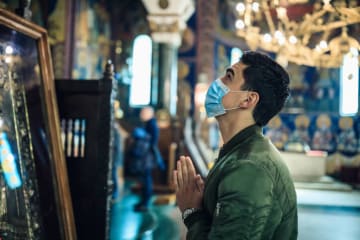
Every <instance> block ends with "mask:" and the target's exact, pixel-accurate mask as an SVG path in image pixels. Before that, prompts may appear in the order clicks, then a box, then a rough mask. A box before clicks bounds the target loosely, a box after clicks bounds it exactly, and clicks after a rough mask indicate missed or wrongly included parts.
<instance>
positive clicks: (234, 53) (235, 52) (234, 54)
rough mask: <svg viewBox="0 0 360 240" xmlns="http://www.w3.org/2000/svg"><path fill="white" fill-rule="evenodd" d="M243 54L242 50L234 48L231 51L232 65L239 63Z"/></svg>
mask: <svg viewBox="0 0 360 240" xmlns="http://www.w3.org/2000/svg"><path fill="white" fill-rule="evenodd" d="M242 55H243V52H242V51H241V49H240V48H232V49H231V56H230V58H231V59H230V64H231V65H233V64H234V63H237V62H239V60H240V58H241V56H242Z"/></svg>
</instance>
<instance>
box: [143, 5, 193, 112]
mask: <svg viewBox="0 0 360 240" xmlns="http://www.w3.org/2000/svg"><path fill="white" fill-rule="evenodd" d="M143 3H144V5H145V7H146V9H147V11H148V13H149V14H148V17H147V18H148V21H149V24H150V29H151V37H152V39H153V41H154V42H155V43H158V45H157V47H156V49H157V51H154V54H155V56H154V60H155V63H154V64H156V65H157V67H156V68H157V70H156V68H153V70H155V71H157V72H156V73H153V76H154V74H155V75H157V76H158V77H157V78H156V79H157V84H156V85H157V86H154V85H153V87H155V90H153V92H152V93H153V94H156V95H157V96H156V97H157V107H158V108H164V109H166V110H168V111H169V113H170V115H171V116H172V117H175V116H176V105H177V85H178V82H177V80H178V79H177V61H178V58H177V55H178V47H179V46H180V44H181V35H182V32H183V30H184V29H185V27H186V21H187V20H188V19H189V18H190V16H191V15H192V14H193V13H194V10H195V9H194V2H193V1H192V0H182V1H178V0H143ZM156 90H157V91H156ZM153 99H154V98H153Z"/></svg>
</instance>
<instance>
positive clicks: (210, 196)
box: [174, 52, 297, 240]
mask: <svg viewBox="0 0 360 240" xmlns="http://www.w3.org/2000/svg"><path fill="white" fill-rule="evenodd" d="M288 96H289V76H288V74H287V73H286V71H285V70H284V69H283V68H282V67H281V66H280V65H279V64H277V63H276V62H275V61H273V60H272V59H271V58H269V57H267V56H266V55H264V54H261V53H258V52H246V53H245V54H244V55H243V56H242V57H241V59H240V61H239V62H238V63H235V64H234V65H232V66H231V67H230V68H228V69H227V70H226V73H225V75H224V76H223V77H221V78H220V79H218V80H216V81H214V82H213V83H212V85H211V86H210V88H209V90H208V92H207V96H206V100H205V108H206V111H207V114H208V116H209V117H215V118H216V120H217V121H218V124H219V129H220V132H221V135H222V138H223V141H224V145H223V147H222V149H221V150H220V153H219V157H218V159H217V160H216V162H215V164H214V166H213V168H212V169H211V170H210V172H209V174H208V176H207V179H206V182H204V181H203V180H202V179H201V177H200V176H199V175H197V174H196V173H195V169H194V166H193V164H192V162H191V159H190V158H189V157H185V156H181V157H180V160H179V161H178V162H177V169H176V170H175V171H174V183H175V189H176V198H177V204H178V207H179V209H180V211H181V212H182V216H183V220H184V223H185V225H186V227H187V229H188V232H187V239H196V240H199V239H222V240H224V239H251V240H255V239H276V240H281V239H284V240H285V239H286V240H292V239H296V238H297V205H296V193H295V189H294V185H293V182H292V180H291V177H290V174H289V171H288V169H287V167H286V166H285V164H284V163H283V162H282V160H281V157H280V154H279V152H278V151H277V150H276V148H275V147H274V146H273V145H272V143H271V142H270V140H268V139H266V138H265V137H264V136H263V135H262V127H263V126H264V125H266V124H267V122H268V121H269V120H270V119H271V118H272V117H273V116H275V115H276V114H277V113H278V112H279V111H280V110H281V109H282V107H283V106H284V103H285V101H286V99H287V98H288Z"/></svg>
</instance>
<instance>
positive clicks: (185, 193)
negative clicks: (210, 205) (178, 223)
mask: <svg viewBox="0 0 360 240" xmlns="http://www.w3.org/2000/svg"><path fill="white" fill-rule="evenodd" d="M173 178H174V179H173V180H174V184H175V193H176V201H177V205H178V207H179V209H180V211H181V212H184V210H185V209H187V208H197V209H201V208H202V199H203V194H204V181H203V179H202V178H201V176H200V175H199V174H196V171H195V168H194V165H193V163H192V161H191V159H190V157H185V156H181V157H180V159H179V160H178V161H177V163H176V170H174V175H173Z"/></svg>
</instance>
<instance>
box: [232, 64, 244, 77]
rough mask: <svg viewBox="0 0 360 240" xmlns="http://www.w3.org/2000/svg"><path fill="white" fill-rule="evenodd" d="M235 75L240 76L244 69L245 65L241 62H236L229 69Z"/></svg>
mask: <svg viewBox="0 0 360 240" xmlns="http://www.w3.org/2000/svg"><path fill="white" fill-rule="evenodd" d="M230 68H231V69H232V70H233V71H234V72H235V73H236V74H242V71H243V70H244V69H245V68H246V65H245V64H244V63H242V62H237V63H234V64H233V65H231V67H230Z"/></svg>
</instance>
